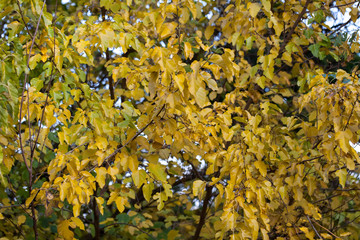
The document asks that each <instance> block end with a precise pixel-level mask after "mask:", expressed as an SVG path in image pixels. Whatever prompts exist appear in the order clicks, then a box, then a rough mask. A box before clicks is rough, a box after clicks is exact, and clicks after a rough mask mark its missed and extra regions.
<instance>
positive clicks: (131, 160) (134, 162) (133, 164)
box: [128, 155, 139, 172]
mask: <svg viewBox="0 0 360 240" xmlns="http://www.w3.org/2000/svg"><path fill="white" fill-rule="evenodd" d="M128 165H129V169H130V171H132V172H135V171H136V170H137V169H138V167H139V161H138V159H137V156H136V155H131V156H130V157H128Z"/></svg>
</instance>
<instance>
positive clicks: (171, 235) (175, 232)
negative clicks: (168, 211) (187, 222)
mask: <svg viewBox="0 0 360 240" xmlns="http://www.w3.org/2000/svg"><path fill="white" fill-rule="evenodd" d="M178 236H179V231H178V230H174V229H173V230H170V231H169V232H168V234H167V239H168V240H175V238H176V237H178Z"/></svg>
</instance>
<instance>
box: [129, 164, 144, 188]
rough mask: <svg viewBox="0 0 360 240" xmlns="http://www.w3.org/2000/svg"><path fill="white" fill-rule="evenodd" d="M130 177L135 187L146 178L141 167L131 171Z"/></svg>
mask: <svg viewBox="0 0 360 240" xmlns="http://www.w3.org/2000/svg"><path fill="white" fill-rule="evenodd" d="M132 179H133V181H134V184H135V186H136V187H138V188H139V187H140V186H141V185H142V184H143V183H145V180H146V172H145V171H144V170H143V169H140V170H136V171H134V172H133V173H132Z"/></svg>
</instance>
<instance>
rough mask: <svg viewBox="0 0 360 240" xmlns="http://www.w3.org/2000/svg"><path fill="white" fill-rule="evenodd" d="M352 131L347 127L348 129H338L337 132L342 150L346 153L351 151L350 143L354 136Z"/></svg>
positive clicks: (337, 138) (336, 136)
mask: <svg viewBox="0 0 360 240" xmlns="http://www.w3.org/2000/svg"><path fill="white" fill-rule="evenodd" d="M352 135H353V134H352V132H351V130H350V129H347V130H346V131H338V132H336V133H335V139H336V140H338V141H339V145H340V148H341V150H343V151H344V152H345V153H348V152H349V151H350V148H351V146H350V144H349V139H351V138H352Z"/></svg>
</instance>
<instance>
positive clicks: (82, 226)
mask: <svg viewBox="0 0 360 240" xmlns="http://www.w3.org/2000/svg"><path fill="white" fill-rule="evenodd" d="M71 221H73V223H75V224H76V226H78V227H79V228H80V229H81V230H85V227H84V223H83V222H82V221H81V220H80V219H79V218H77V217H72V218H71Z"/></svg>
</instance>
